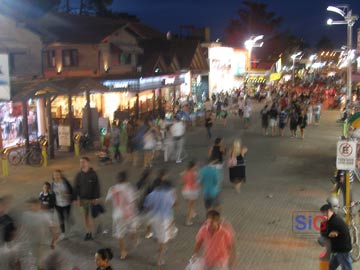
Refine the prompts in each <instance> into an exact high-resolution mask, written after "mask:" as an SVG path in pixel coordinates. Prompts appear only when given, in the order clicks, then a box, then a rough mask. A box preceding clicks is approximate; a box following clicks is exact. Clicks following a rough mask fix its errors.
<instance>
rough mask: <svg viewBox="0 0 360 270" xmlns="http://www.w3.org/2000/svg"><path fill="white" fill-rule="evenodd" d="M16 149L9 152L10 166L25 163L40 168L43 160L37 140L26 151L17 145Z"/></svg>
mask: <svg viewBox="0 0 360 270" xmlns="http://www.w3.org/2000/svg"><path fill="white" fill-rule="evenodd" d="M18 147H19V148H17V149H14V150H12V151H10V152H9V155H8V161H9V163H10V164H11V165H13V166H17V165H19V164H22V163H25V162H26V163H27V164H29V165H30V166H33V167H40V166H41V165H42V164H43V162H44V158H43V156H42V154H41V148H40V142H39V140H37V141H36V142H33V143H32V144H30V149H29V150H28V151H26V149H25V147H23V146H20V145H18Z"/></svg>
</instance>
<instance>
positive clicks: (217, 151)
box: [208, 137, 225, 170]
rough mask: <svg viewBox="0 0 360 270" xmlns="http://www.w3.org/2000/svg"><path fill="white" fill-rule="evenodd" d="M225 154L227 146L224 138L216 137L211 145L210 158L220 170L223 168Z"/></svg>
mask: <svg viewBox="0 0 360 270" xmlns="http://www.w3.org/2000/svg"><path fill="white" fill-rule="evenodd" d="M224 155H225V146H224V143H223V139H222V138H219V137H218V138H216V139H215V141H214V144H213V145H212V146H211V147H210V149H209V152H208V158H209V160H210V162H211V163H212V164H213V165H214V166H215V167H216V168H217V169H219V170H221V169H222V168H223V163H224Z"/></svg>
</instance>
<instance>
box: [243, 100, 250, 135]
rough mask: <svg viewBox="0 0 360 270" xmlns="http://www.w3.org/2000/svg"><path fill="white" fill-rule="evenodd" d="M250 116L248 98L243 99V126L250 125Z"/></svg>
mask: <svg viewBox="0 0 360 270" xmlns="http://www.w3.org/2000/svg"><path fill="white" fill-rule="evenodd" d="M250 117H251V103H250V101H249V100H248V99H246V101H245V106H244V128H245V129H247V128H248V127H249V125H250Z"/></svg>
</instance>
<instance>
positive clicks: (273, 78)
mask: <svg viewBox="0 0 360 270" xmlns="http://www.w3.org/2000/svg"><path fill="white" fill-rule="evenodd" d="M280 79H281V73H280V72H277V73H271V74H270V81H271V82H272V81H278V80H280Z"/></svg>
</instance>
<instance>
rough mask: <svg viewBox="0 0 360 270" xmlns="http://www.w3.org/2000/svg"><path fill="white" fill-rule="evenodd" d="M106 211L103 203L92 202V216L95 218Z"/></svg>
mask: <svg viewBox="0 0 360 270" xmlns="http://www.w3.org/2000/svg"><path fill="white" fill-rule="evenodd" d="M103 213H105V208H104V206H102V205H101V204H92V205H91V216H92V217H93V218H96V217H98V216H99V215H100V214H103Z"/></svg>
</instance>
